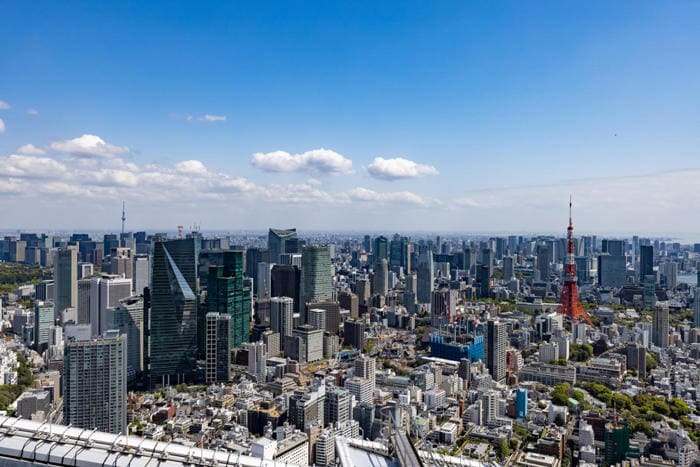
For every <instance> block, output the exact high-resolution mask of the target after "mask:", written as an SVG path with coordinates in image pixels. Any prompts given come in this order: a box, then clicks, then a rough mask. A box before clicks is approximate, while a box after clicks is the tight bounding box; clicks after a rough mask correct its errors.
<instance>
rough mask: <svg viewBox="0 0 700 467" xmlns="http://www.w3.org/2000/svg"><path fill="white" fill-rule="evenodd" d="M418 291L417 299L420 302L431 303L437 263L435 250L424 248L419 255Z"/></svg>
mask: <svg viewBox="0 0 700 467" xmlns="http://www.w3.org/2000/svg"><path fill="white" fill-rule="evenodd" d="M416 272H417V276H418V291H417V293H416V300H417V301H418V302H419V303H430V300H431V298H432V292H433V284H434V282H435V265H434V264H433V252H432V251H431V250H430V249H428V248H424V249H423V250H422V251H421V252H420V253H419V256H418V267H417V271H416Z"/></svg>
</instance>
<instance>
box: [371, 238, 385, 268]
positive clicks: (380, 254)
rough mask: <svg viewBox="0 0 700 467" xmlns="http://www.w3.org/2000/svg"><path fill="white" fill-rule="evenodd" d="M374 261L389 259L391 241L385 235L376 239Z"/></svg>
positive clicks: (373, 251)
mask: <svg viewBox="0 0 700 467" xmlns="http://www.w3.org/2000/svg"><path fill="white" fill-rule="evenodd" d="M372 253H373V255H374V261H375V262H377V261H379V260H381V259H389V254H388V253H389V242H388V240H387V239H386V237H385V236H384V235H380V236H379V237H377V238H375V239H374V249H373V250H372Z"/></svg>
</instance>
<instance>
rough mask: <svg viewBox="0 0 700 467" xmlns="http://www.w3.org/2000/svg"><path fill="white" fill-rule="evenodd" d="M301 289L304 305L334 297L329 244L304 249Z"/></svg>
mask: <svg viewBox="0 0 700 467" xmlns="http://www.w3.org/2000/svg"><path fill="white" fill-rule="evenodd" d="M301 290H302V292H301V293H302V304H303V305H306V304H307V303H310V302H320V301H322V300H330V299H331V298H332V295H333V277H332V271H331V253H330V248H329V246H328V245H308V246H305V247H304V249H303V250H302V253H301ZM304 318H305V317H304ZM302 321H305V319H302Z"/></svg>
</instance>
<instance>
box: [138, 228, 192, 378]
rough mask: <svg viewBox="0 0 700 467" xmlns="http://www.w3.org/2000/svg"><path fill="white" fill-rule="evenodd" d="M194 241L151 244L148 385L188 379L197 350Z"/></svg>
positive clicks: (183, 240) (188, 239)
mask: <svg viewBox="0 0 700 467" xmlns="http://www.w3.org/2000/svg"><path fill="white" fill-rule="evenodd" d="M196 241H197V239H195V238H187V239H180V240H167V241H159V242H155V244H154V246H153V274H152V277H151V282H152V288H151V290H150V297H149V298H150V306H149V307H148V313H147V318H146V323H147V329H148V344H149V345H148V353H147V367H148V373H149V380H150V381H149V384H150V386H155V385H159V384H165V385H167V384H176V383H178V382H181V381H187V380H190V379H192V377H193V375H194V371H195V368H196V359H195V354H196V349H197V333H196V330H197V314H196V313H197V296H196V290H197V248H196V245H195V243H196Z"/></svg>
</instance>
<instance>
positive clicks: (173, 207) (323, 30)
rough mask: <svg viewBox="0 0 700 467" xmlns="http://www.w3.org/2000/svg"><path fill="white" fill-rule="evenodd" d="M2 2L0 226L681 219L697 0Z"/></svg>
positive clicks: (618, 226)
mask: <svg viewBox="0 0 700 467" xmlns="http://www.w3.org/2000/svg"><path fill="white" fill-rule="evenodd" d="M0 10H2V12H3V14H2V17H1V18H0V27H2V30H3V39H2V41H0V101H2V103H0V119H2V124H0V130H2V133H0V209H1V210H2V212H3V213H4V214H5V215H4V216H3V217H4V219H3V224H5V225H7V226H8V227H10V226H12V227H15V226H16V227H33V228H38V227H46V228H71V227H75V228H116V227H117V226H118V225H119V210H120V208H121V200H122V199H124V200H126V202H127V205H128V211H129V223H130V224H131V226H132V227H133V228H172V227H174V226H176V225H178V224H185V225H189V224H191V223H193V222H200V223H201V224H202V225H203V227H204V228H205V229H206V228H211V229H221V228H228V229H232V230H233V229H240V228H266V227H267V226H268V225H274V226H287V225H295V226H297V227H299V228H302V229H326V230H339V229H353V230H363V229H371V230H382V229H387V230H392V229H397V230H464V231H504V230H513V231H525V230H526V231H542V232H550V231H560V230H563V227H564V224H565V223H566V215H567V214H566V204H567V200H568V193H569V192H572V193H573V195H574V199H575V201H576V205H577V211H576V221H577V227H578V228H579V230H581V231H589V232H594V231H597V232H616V233H631V232H640V233H664V232H667V233H673V234H682V233H694V232H700V216H697V215H694V214H692V213H694V212H697V207H698V202H700V195H698V194H697V191H698V190H697V186H698V180H700V144H699V143H700V131H699V130H700V91H699V89H700V87H698V84H697V83H700V61H699V60H698V58H697V57H700V28H698V27H697V25H698V24H700V3H697V2H681V1H679V2H428V1H425V2H406V1H402V2H321V1H319V2H267V3H256V2H250V3H248V4H246V3H243V2H206V3H203V2H70V3H59V2H35V3H32V4H28V3H27V2H0ZM2 107H5V108H2ZM29 109H33V110H35V112H32V115H30V114H28V110H29ZM224 118H225V120H224ZM85 135H87V136H85ZM29 144H31V145H32V146H31V147H29V146H25V145H29ZM256 154H257V156H255V155H256ZM378 158H382V159H378ZM86 213H90V215H89V216H86ZM115 213H116V214H115Z"/></svg>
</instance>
